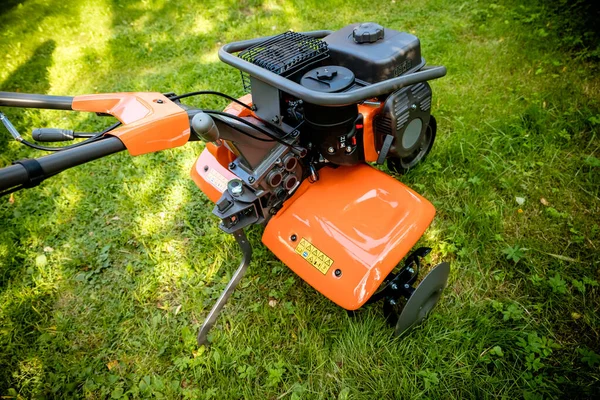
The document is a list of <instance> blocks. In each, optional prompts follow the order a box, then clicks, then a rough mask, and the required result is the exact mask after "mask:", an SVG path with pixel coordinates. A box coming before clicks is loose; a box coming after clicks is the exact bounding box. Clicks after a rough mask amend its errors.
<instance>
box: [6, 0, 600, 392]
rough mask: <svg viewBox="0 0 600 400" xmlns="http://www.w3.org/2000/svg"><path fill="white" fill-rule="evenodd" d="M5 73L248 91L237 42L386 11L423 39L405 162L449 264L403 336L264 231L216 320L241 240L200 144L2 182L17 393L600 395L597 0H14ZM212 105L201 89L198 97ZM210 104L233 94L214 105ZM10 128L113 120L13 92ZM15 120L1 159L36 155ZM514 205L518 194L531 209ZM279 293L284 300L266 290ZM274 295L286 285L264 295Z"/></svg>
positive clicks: (36, 84)
mask: <svg viewBox="0 0 600 400" xmlns="http://www.w3.org/2000/svg"><path fill="white" fill-rule="evenodd" d="M1 7H2V8H0V26H2V29H1V30H0V54H2V57H1V58H0V59H1V60H2V64H3V66H2V68H0V90H11V91H21V92H38V93H49V94H62V95H66V94H72V95H75V94H85V93H95V92H111V91H134V90H141V91H144V90H146V91H147V90H152V91H162V92H167V91H176V92H178V93H183V92H186V91H192V90H202V89H212V90H220V91H224V92H227V93H229V94H232V95H241V94H242V87H241V82H240V80H239V75H238V73H237V72H236V71H235V70H233V69H232V68H230V67H228V66H226V65H225V64H222V63H220V62H219V61H218V59H217V56H216V52H217V50H218V47H219V46H220V45H222V44H223V43H225V42H228V41H233V40H240V39H247V38H251V37H256V36H263V35H268V34H272V33H277V32H281V31H285V30H287V29H293V30H296V31H303V30H315V29H338V28H340V27H342V26H344V25H346V24H348V23H352V22H357V21H371V20H373V21H377V22H379V23H381V24H383V25H386V26H388V27H390V28H394V29H398V30H405V31H409V32H411V33H414V34H416V35H417V36H418V37H419V38H420V39H421V43H422V51H423V55H424V57H425V58H426V59H427V60H428V62H429V63H430V64H443V65H445V66H447V68H448V75H447V77H445V78H443V79H441V80H438V81H435V82H433V84H432V86H433V91H434V102H433V108H434V114H435V115H436V117H437V120H438V127H439V131H438V138H437V142H436V145H435V146H434V148H433V151H432V152H431V154H430V156H429V158H428V159H427V161H426V162H425V163H423V164H422V165H420V166H419V167H418V168H417V169H415V170H414V171H411V172H410V173H409V174H408V175H406V176H403V177H399V179H401V180H402V181H403V182H405V183H406V184H408V185H409V186H411V187H413V188H415V189H416V190H417V191H418V192H420V193H421V194H423V195H424V196H425V197H426V198H428V199H430V200H431V201H432V202H433V203H434V204H435V205H436V207H437V210H438V214H437V217H436V219H435V221H434V223H433V225H432V226H431V228H430V229H429V230H428V231H427V233H426V235H425V236H424V237H423V239H422V241H421V243H422V244H423V245H428V246H431V247H433V249H434V250H433V252H432V255H431V256H429V258H428V263H429V264H433V263H435V262H438V261H439V260H450V261H451V262H452V273H451V278H450V285H449V288H448V289H447V291H446V292H445V295H444V297H443V298H442V301H441V302H440V303H439V305H438V307H437V308H436V309H435V312H434V313H433V314H432V315H431V316H430V317H429V318H428V320H427V321H426V322H425V323H424V324H423V325H422V326H420V327H419V328H417V329H415V330H414V331H413V332H412V333H411V334H410V335H409V336H407V337H405V338H402V339H397V338H392V337H391V332H392V331H391V329H390V328H389V327H387V326H386V324H385V322H384V318H383V315H382V313H381V311H380V309H379V308H378V307H367V308H366V309H365V310H364V311H361V312H359V313H358V315H357V316H356V317H354V318H350V317H348V316H347V314H346V312H345V311H344V310H343V309H340V308H338V307H337V306H335V305H334V304H332V303H331V302H329V301H328V300H327V299H325V298H324V297H323V296H321V295H320V294H318V293H317V292H316V291H315V290H313V289H312V288H310V287H309V286H308V285H306V284H305V283H303V282H302V281H301V280H300V279H299V278H298V277H297V276H295V275H294V274H293V273H292V272H291V271H289V270H288V269H287V268H286V267H285V265H283V264H282V263H281V262H279V261H278V260H277V259H276V258H275V257H274V256H273V255H272V254H271V253H270V252H269V251H268V250H267V249H265V248H264V247H263V246H262V245H261V243H260V236H261V232H262V231H261V229H259V228H253V229H251V230H250V232H249V238H250V240H251V242H252V244H253V245H254V249H255V254H254V261H253V263H252V265H251V267H250V269H249V272H248V274H247V276H246V277H245V278H244V280H243V281H242V284H241V286H240V288H239V289H238V290H237V291H236V292H235V293H234V295H233V298H232V300H231V301H230V303H229V304H228V306H227V308H226V309H225V312H224V313H223V314H222V315H221V318H220V319H219V321H218V324H217V325H216V327H215V328H214V329H213V331H212V332H211V335H210V339H211V340H212V345H211V346H210V347H209V348H204V347H202V348H197V346H196V344H195V334H196V331H197V329H198V327H199V325H200V323H201V322H202V320H203V318H204V316H205V315H206V313H207V311H208V310H209V308H210V306H211V305H212V304H213V303H214V301H215V299H216V298H217V297H218V295H219V293H220V292H221V290H222V289H223V288H224V286H225V284H226V282H227V280H228V277H229V276H230V275H231V273H232V272H233V270H234V268H236V266H237V263H238V261H239V254H238V250H237V248H236V245H235V242H234V241H233V239H232V238H231V237H229V236H226V235H224V234H222V233H221V232H220V231H219V229H218V226H217V225H218V221H217V220H216V219H215V218H214V217H213V216H212V215H211V208H212V206H211V204H210V202H209V201H208V200H207V199H206V198H205V197H204V196H203V195H202V194H201V193H200V191H199V190H198V189H197V188H196V187H195V185H194V184H193V182H192V181H191V180H190V179H189V176H188V175H189V170H190V168H191V166H192V164H193V162H194V160H195V158H196V157H197V155H198V154H199V153H200V151H201V150H202V148H203V145H202V144H201V143H192V144H190V145H187V146H186V147H185V148H180V149H174V150H169V151H165V152H162V153H157V154H151V155H145V156H140V157H136V158H131V157H129V156H128V155H127V154H118V155H115V156H112V157H110V158H106V159H103V160H100V161H97V162H94V163H91V164H88V165H84V166H81V167H78V168H75V169H72V170H70V171H66V172H64V173H62V174H60V175H58V176H56V177H55V178H53V179H52V180H49V181H47V182H45V183H43V184H42V185H41V186H40V187H38V188H36V189H33V190H28V191H22V192H19V193H16V194H15V195H14V196H13V197H11V198H7V197H4V198H1V199H0V395H3V396H5V397H4V398H12V397H20V398H39V397H46V398H73V397H84V398H109V397H111V396H112V397H113V398H120V397H124V396H126V397H128V398H136V397H140V398H148V397H152V396H155V397H166V398H201V399H209V398H219V399H221V398H249V399H280V398H290V399H300V398H302V399H304V398H310V399H312V398H323V399H330V398H339V399H374V398H381V399H403V398H432V399H438V398H476V399H481V398H527V399H537V398H588V397H589V398H592V397H594V395H593V393H596V394H597V393H598V392H600V381H599V380H600V356H599V355H598V354H600V316H599V312H600V300H599V298H600V297H599V294H600V289H599V288H598V281H600V261H599V260H600V161H599V160H600V138H599V131H600V73H599V72H600V69H599V61H600V47H598V43H599V41H598V31H597V27H596V26H595V25H594V24H595V23H596V21H597V16H598V15H597V10H594V9H593V8H592V6H591V2H590V4H586V3H585V2H582V1H579V2H577V1H570V2H565V1H558V0H556V1H552V2H541V1H540V2H539V3H538V2H530V4H528V5H521V4H518V2H516V1H509V0H506V1H502V0H501V1H499V2H497V3H493V4H492V3H489V2H486V1H468V2H453V1H450V0H428V1H389V0H386V1H384V2H369V3H364V2H358V1H348V0H345V1H331V2H318V1H305V2H290V1H259V0H246V1H232V0H230V1H219V2H191V1H188V2H167V1H166V0H165V1H153V0H149V1H140V2H134V1H116V0H113V1H110V0H97V1H93V2H91V1H90V2H79V1H75V0H61V1H58V0H56V1H55V0H25V1H16V0H12V1H7V2H6V1H5V2H3V3H2V6H1ZM196 104H200V103H196ZM202 104H203V105H206V106H210V107H222V106H224V105H225V104H224V103H223V102H221V101H219V100H218V99H204V101H203V102H202ZM3 111H5V112H6V113H7V114H8V116H9V117H10V118H11V119H12V120H13V121H14V123H15V125H16V126H17V128H18V129H20V130H22V131H23V132H27V131H29V129H31V128H32V127H42V126H51V127H64V128H67V127H70V128H74V129H76V130H92V129H98V128H99V127H101V126H103V124H105V123H106V121H105V120H103V119H101V118H97V117H93V116H89V115H84V114H81V115H78V114H75V113H65V112H57V111H37V110H29V111H24V110H19V109H5V110H3ZM2 132H3V133H2V135H1V136H0V166H5V165H9V164H10V162H12V161H13V160H17V159H19V158H25V157H34V156H39V155H41V153H40V152H36V151H33V150H30V149H28V148H25V147H23V146H20V145H18V144H17V143H16V142H14V141H11V140H10V136H9V135H8V133H7V132H4V131H2ZM519 203H522V204H519ZM271 300H274V302H273V301H271ZM270 301H271V302H270Z"/></svg>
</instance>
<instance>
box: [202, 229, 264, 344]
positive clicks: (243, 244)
mask: <svg viewBox="0 0 600 400" xmlns="http://www.w3.org/2000/svg"><path fill="white" fill-rule="evenodd" d="M233 237H235V240H236V241H237V243H238V245H239V246H240V249H241V250H242V262H241V263H240V266H239V267H238V269H237V270H236V271H235V272H234V273H233V276H232V277H231V280H230V281H229V283H228V284H227V286H226V287H225V290H223V293H221V296H219V299H218V300H217V302H216V303H215V305H214V306H213V307H212V309H211V310H210V313H208V316H207V317H206V320H205V321H204V323H203V324H202V326H201V327H200V330H199V331H198V338H197V339H198V346H201V345H203V344H207V337H208V331H209V330H210V329H211V328H212V327H213V325H214V324H215V322H216V321H217V318H218V317H219V314H220V313H221V310H222V309H223V307H224V306H225V304H226V303H227V300H229V297H230V296H231V294H232V293H233V291H234V290H235V288H236V287H237V285H238V284H239V283H240V280H241V279H242V277H243V276H244V274H245V273H246V269H248V266H249V265H250V260H251V258H252V246H251V245H250V242H249V241H248V239H247V238H246V234H245V233H244V230H243V229H239V230H237V231H235V232H233Z"/></svg>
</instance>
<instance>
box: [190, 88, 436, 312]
mask: <svg viewBox="0 0 600 400" xmlns="http://www.w3.org/2000/svg"><path fill="white" fill-rule="evenodd" d="M242 101H244V102H249V101H250V98H249V97H245V98H243V99H242ZM361 107H363V108H362V109H360V111H361V112H362V113H363V118H364V121H365V124H364V133H365V136H366V137H365V143H373V138H372V136H373V132H372V121H373V117H374V115H376V113H377V112H378V111H379V108H376V107H370V106H361ZM227 112H229V113H232V114H237V115H250V114H251V112H250V111H249V110H247V109H245V108H243V107H241V106H239V105H236V104H233V105H230V106H229V107H228V108H227ZM369 135H370V137H369ZM368 146H369V145H368V144H365V156H366V157H368V159H369V160H370V159H372V158H373V157H375V158H376V156H377V153H376V152H375V150H374V148H373V149H372V151H371V149H370V148H369V147H368ZM233 159H235V155H234V154H232V153H231V152H230V151H229V150H228V149H227V148H226V147H225V146H224V145H219V146H217V145H214V144H207V147H206V149H205V150H204V151H203V152H202V154H201V155H200V158H199V159H198V161H197V162H196V164H195V165H194V167H193V168H192V171H191V175H192V178H193V180H194V181H195V182H196V184H197V185H198V186H199V187H200V189H202V191H203V192H204V193H206V195H207V196H208V197H209V198H210V199H211V200H212V201H213V202H216V201H217V200H218V199H219V198H220V197H221V193H222V192H223V191H224V190H226V187H227V181H229V180H230V179H233V178H235V175H234V174H233V173H232V172H230V171H229V170H228V168H227V166H228V164H229V163H230V162H231V161H232V160H233ZM319 177H320V179H319V180H318V181H317V182H315V183H310V182H309V181H308V180H305V181H304V182H303V183H302V185H300V187H299V188H298V189H297V190H296V192H295V193H294V195H293V196H292V197H291V198H290V199H288V200H287V201H286V202H285V203H284V205H283V208H282V209H281V210H279V211H278V213H277V214H276V215H275V216H273V217H272V218H271V219H270V221H269V222H268V223H267V226H266V228H265V231H264V233H263V237H262V241H263V243H264V244H265V245H266V246H267V247H268V248H269V249H270V250H271V251H272V252H273V253H274V254H275V255H276V256H277V257H278V258H279V259H280V260H281V261H282V262H284V263H285V264H286V265H287V266H288V267H289V268H291V269H292V270H293V271H294V272H295V273H296V274H298V275H299V276H300V277H301V278H302V279H304V280H305V281H306V282H307V283H308V284H310V285H311V286H313V287H314V288H315V289H317V290H318V291H319V292H321V293H322V294H323V295H325V296H326V297H327V298H329V299H330V300H332V301H333V302H335V303H336V304H338V305H339V306H341V307H343V308H346V309H348V310H355V309H357V308H359V307H360V306H362V305H363V304H364V303H365V302H366V301H367V300H368V299H369V298H370V297H371V296H372V295H373V294H374V293H375V292H376V291H377V289H378V288H379V286H380V285H381V283H382V282H383V280H384V279H385V278H386V277H387V275H388V274H389V273H390V272H391V271H392V270H393V269H394V268H395V267H396V265H397V264H398V262H399V261H400V260H401V259H402V258H403V257H404V256H405V255H406V254H407V253H408V252H409V251H410V249H411V248H412V247H413V246H414V245H415V243H416V242H417V241H418V240H419V238H420V237H421V236H422V235H423V233H424V232H425V230H426V229H427V227H428V226H429V225H430V224H431V221H432V220H433V217H434V215H435V208H434V207H433V205H432V204H431V203H430V202H429V201H427V200H426V199H425V198H423V197H422V196H420V195H419V194H417V193H416V192H414V191H413V190H411V189H410V188H408V187H407V186H405V185H404V184H402V183H401V182H399V181H397V180H396V179H394V178H392V177H390V176H388V175H386V174H385V173H383V172H381V171H379V170H377V169H375V168H373V167H371V166H369V165H367V164H359V165H356V166H352V167H338V168H335V169H334V168H330V167H325V168H323V169H321V170H320V171H319ZM315 265H316V266H315Z"/></svg>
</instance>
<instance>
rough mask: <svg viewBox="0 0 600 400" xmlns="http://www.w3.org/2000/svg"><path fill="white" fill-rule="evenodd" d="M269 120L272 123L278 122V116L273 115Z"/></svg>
mask: <svg viewBox="0 0 600 400" xmlns="http://www.w3.org/2000/svg"><path fill="white" fill-rule="evenodd" d="M271 122H272V123H274V124H278V123H279V117H278V116H277V115H276V116H274V117H273V119H271Z"/></svg>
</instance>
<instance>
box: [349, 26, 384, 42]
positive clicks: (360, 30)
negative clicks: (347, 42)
mask: <svg viewBox="0 0 600 400" xmlns="http://www.w3.org/2000/svg"><path fill="white" fill-rule="evenodd" d="M383 34H384V32H383V26H381V25H379V24H376V23H375V22H365V23H364V24H360V25H359V26H357V27H356V28H354V31H352V38H353V39H354V41H355V42H356V43H375V42H376V41H378V40H379V39H383Z"/></svg>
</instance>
